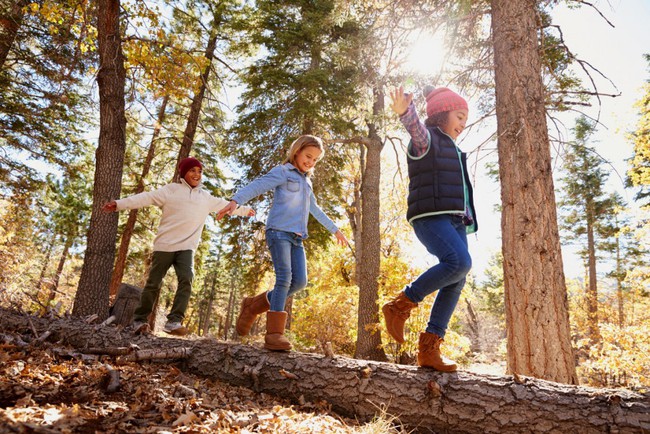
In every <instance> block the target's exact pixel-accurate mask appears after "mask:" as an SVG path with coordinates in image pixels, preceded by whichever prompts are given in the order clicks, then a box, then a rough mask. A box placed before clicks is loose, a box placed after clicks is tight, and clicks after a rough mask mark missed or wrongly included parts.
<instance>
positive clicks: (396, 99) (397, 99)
mask: <svg viewBox="0 0 650 434" xmlns="http://www.w3.org/2000/svg"><path fill="white" fill-rule="evenodd" d="M390 99H391V105H390V108H391V109H393V111H394V112H395V113H397V115H398V116H402V115H403V114H404V113H406V110H407V109H408V108H409V105H411V101H413V94H412V93H404V86H400V87H398V88H396V89H393V90H391V92H390Z"/></svg>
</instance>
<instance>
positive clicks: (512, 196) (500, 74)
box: [492, 0, 578, 384]
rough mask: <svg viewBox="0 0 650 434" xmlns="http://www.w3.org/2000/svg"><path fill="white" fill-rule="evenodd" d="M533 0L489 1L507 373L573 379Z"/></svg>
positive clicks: (567, 380)
mask: <svg viewBox="0 0 650 434" xmlns="http://www.w3.org/2000/svg"><path fill="white" fill-rule="evenodd" d="M536 6H537V5H536V2H535V1H534V0H521V1H516V2H512V1H509V0H492V37H493V44H494V61H495V81H496V114H497V137H498V152H499V177H500V180H501V204H502V217H501V232H502V246H503V274H504V275H503V279H504V286H505V307H506V326H507V348H508V368H507V369H508V372H510V373H513V374H515V373H516V374H524V375H529V376H533V377H538V378H543V379H546V380H552V381H557V382H562V383H570V384H575V383H576V382H577V381H578V380H577V376H576V370H575V359H574V355H573V349H572V348H571V335H570V330H569V314H568V306H567V305H568V302H567V293H566V283H565V279H564V270H563V268H562V252H561V250H560V241H559V233H558V228H557V215H556V204H555V193H554V190H553V174H552V170H551V154H550V142H549V138H548V130H547V125H546V117H545V107H544V101H545V95H544V87H543V83H542V78H541V60H540V53H539V44H538V37H537V31H538V27H537V23H536V17H537V10H536Z"/></svg>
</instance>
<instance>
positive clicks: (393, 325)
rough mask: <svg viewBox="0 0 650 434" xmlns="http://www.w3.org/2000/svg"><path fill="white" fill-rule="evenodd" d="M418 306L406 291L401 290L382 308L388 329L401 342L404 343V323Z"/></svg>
mask: <svg viewBox="0 0 650 434" xmlns="http://www.w3.org/2000/svg"><path fill="white" fill-rule="evenodd" d="M417 306H418V304H417V303H413V302H412V301H411V300H409V298H408V297H407V296H406V294H405V293H404V291H402V292H400V293H399V294H398V295H397V297H395V298H394V299H393V300H392V301H391V302H389V303H386V304H385V305H384V306H383V307H382V308H381V310H382V312H384V320H385V321H386V330H387V331H388V334H389V335H391V336H392V337H393V339H395V340H396V341H397V342H399V343H400V344H403V343H404V323H405V322H406V320H407V319H408V317H409V316H411V310H412V309H414V308H416V307H417Z"/></svg>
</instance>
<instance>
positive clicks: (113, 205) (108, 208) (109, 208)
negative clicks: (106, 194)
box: [102, 200, 117, 212]
mask: <svg viewBox="0 0 650 434" xmlns="http://www.w3.org/2000/svg"><path fill="white" fill-rule="evenodd" d="M102 211H104V212H114V211H117V202H115V201H114V200H112V201H110V202H106V203H105V204H104V206H102Z"/></svg>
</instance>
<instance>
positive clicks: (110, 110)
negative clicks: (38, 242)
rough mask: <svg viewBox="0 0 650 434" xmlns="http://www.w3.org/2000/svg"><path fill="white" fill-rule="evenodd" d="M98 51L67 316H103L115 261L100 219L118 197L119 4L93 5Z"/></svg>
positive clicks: (122, 143) (122, 129) (121, 144)
mask: <svg viewBox="0 0 650 434" xmlns="http://www.w3.org/2000/svg"><path fill="white" fill-rule="evenodd" d="M97 16H98V17H97V35H98V40H99V43H98V47H99V71H98V73H97V83H98V87H99V144H98V146H97V151H96V153H95V157H96V163H95V181H94V185H93V207H92V214H91V217H90V225H89V229H88V237H87V244H86V253H85V257H84V263H83V266H82V270H81V277H80V278H79V287H78V289H77V293H76V295H75V301H74V307H73V310H72V314H73V315H75V316H81V315H88V314H91V313H97V314H98V315H99V316H100V318H102V319H105V318H106V317H107V316H108V306H109V284H110V280H111V272H112V269H113V260H114V258H115V238H116V236H117V221H118V216H117V213H105V212H103V211H102V209H101V208H102V205H103V204H104V203H106V202H108V201H109V200H113V199H116V198H118V197H120V190H121V182H122V170H123V165H124V150H125V147H126V117H125V115H124V85H125V81H126V73H125V70H124V56H123V54H122V43H121V37H120V22H119V18H120V1H119V0H99V2H98V6H97Z"/></svg>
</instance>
